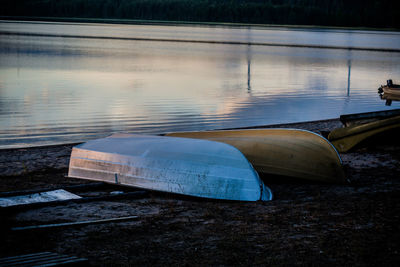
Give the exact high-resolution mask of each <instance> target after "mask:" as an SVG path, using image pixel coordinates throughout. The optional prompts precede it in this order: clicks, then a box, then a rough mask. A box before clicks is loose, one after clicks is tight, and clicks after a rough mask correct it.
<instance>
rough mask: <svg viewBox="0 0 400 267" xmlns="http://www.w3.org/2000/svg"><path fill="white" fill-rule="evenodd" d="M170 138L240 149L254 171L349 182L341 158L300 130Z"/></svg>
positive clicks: (323, 141)
mask: <svg viewBox="0 0 400 267" xmlns="http://www.w3.org/2000/svg"><path fill="white" fill-rule="evenodd" d="M166 135H168V136H176V137H186V138H198V139H207V140H213V141H218V142H223V143H227V144H230V145H232V146H234V147H236V148H237V149H239V150H240V151H241V152H242V153H243V154H244V155H245V156H246V158H247V159H248V160H249V161H250V162H251V164H252V165H253V166H254V168H255V169H256V170H257V171H258V172H260V173H264V174H274V175H282V176H289V177H294V178H301V179H306V180H314V181H323V182H334V183H338V182H339V183H343V182H346V179H345V176H344V172H343V169H342V161H341V159H340V156H339V154H338V153H337V151H336V150H335V148H334V147H333V145H332V144H331V143H329V141H328V140H326V139H325V138H323V137H322V136H320V135H317V134H315V133H313V132H309V131H305V130H296V129H251V130H227V131H206V132H175V133H168V134H166Z"/></svg>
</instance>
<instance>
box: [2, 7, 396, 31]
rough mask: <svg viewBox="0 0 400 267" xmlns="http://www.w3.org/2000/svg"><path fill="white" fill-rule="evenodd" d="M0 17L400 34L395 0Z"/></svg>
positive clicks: (31, 12)
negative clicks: (337, 28)
mask: <svg viewBox="0 0 400 267" xmlns="http://www.w3.org/2000/svg"><path fill="white" fill-rule="evenodd" d="M0 1H1V8H0V15H1V16H29V17H39V16H40V17H69V18H71V17H73V18H100V19H140V20H166V21H195V22H236V23H259V24H291V25H321V26H346V27H378V28H384V27H390V28H400V22H399V21H400V19H399V15H400V1H393V0H382V1H373V0H0Z"/></svg>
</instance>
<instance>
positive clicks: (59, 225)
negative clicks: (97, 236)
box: [11, 216, 138, 231]
mask: <svg viewBox="0 0 400 267" xmlns="http://www.w3.org/2000/svg"><path fill="white" fill-rule="evenodd" d="M137 218H138V216H126V217H119V218H110V219H101V220H92V221H80V222H66V223H55V224H41V225H30V226H22V227H13V228H11V230H13V231H21V230H32V229H43V228H57V227H68V226H83V225H89V224H99V223H109V222H122V221H130V220H135V219H137Z"/></svg>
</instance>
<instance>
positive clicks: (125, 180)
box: [68, 134, 272, 201]
mask: <svg viewBox="0 0 400 267" xmlns="http://www.w3.org/2000/svg"><path fill="white" fill-rule="evenodd" d="M68 176H70V177H75V178H82V179H89V180H96V181H104V182H108V183H115V184H121V185H127V186H134V187H138V188H144V189H150V190H158V191H164V192H171V193H177V194H184V195H190V196H196V197H205V198H214V199H228V200H243V201H257V200H271V199H272V193H271V191H270V189H269V188H268V187H266V186H265V185H264V184H263V182H262V181H261V179H260V178H259V177H258V174H257V172H256V171H255V170H254V169H253V167H252V166H251V164H250V163H249V162H248V161H247V159H246V158H245V157H244V156H243V154H242V153H241V152H240V151H239V150H237V149H236V148H234V147H233V146H230V145H227V144H224V143H219V142H213V141H208V140H200V139H189V138H177V137H164V136H146V135H130V134H118V135H113V136H110V137H107V138H102V139H97V140H93V141H89V142H87V143H84V144H82V145H78V146H76V147H74V148H73V150H72V153H71V159H70V166H69V173H68Z"/></svg>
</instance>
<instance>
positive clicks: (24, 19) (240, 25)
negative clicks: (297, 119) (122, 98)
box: [0, 16, 400, 32]
mask: <svg viewBox="0 0 400 267" xmlns="http://www.w3.org/2000/svg"><path fill="white" fill-rule="evenodd" d="M0 21H2V22H5V21H13V22H60V23H93V24H121V25H149V26H151V25H154V26H187V27H193V26H198V27H231V28H250V27H251V28H272V29H273V28H276V29H290V30H344V31H381V32H400V29H397V28H370V27H339V26H322V25H291V24H255V23H234V22H202V21H172V20H171V21H167V20H141V19H102V18H74V17H31V16H0Z"/></svg>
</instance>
